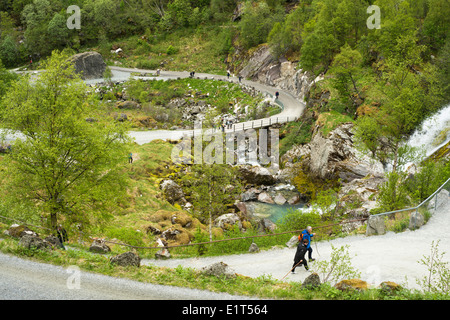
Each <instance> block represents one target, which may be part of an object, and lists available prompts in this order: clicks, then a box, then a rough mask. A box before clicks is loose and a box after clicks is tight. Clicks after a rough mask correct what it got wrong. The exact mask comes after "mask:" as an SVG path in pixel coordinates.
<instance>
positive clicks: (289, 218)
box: [277, 209, 321, 231]
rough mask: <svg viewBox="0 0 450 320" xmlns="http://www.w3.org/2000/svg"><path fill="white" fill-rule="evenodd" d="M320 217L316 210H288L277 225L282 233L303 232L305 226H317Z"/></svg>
mask: <svg viewBox="0 0 450 320" xmlns="http://www.w3.org/2000/svg"><path fill="white" fill-rule="evenodd" d="M320 221H321V217H320V213H319V212H318V211H317V210H310V211H306V212H304V211H299V210H294V209H288V212H287V213H286V214H285V215H284V216H283V218H281V219H280V221H279V222H278V223H277V225H278V227H279V228H280V230H282V231H292V230H303V229H305V228H306V227H307V226H317V225H319V224H320Z"/></svg>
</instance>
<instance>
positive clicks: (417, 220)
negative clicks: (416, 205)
mask: <svg viewBox="0 0 450 320" xmlns="http://www.w3.org/2000/svg"><path fill="white" fill-rule="evenodd" d="M424 223H425V217H424V216H423V215H422V214H421V213H420V212H418V211H414V212H413V213H411V216H410V217H409V229H410V230H414V229H416V228H420V227H421V226H423V224H424Z"/></svg>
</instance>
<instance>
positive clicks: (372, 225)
mask: <svg viewBox="0 0 450 320" xmlns="http://www.w3.org/2000/svg"><path fill="white" fill-rule="evenodd" d="M385 233H386V227H385V225H384V216H370V217H369V220H367V228H366V236H371V235H377V234H378V235H381V234H385Z"/></svg>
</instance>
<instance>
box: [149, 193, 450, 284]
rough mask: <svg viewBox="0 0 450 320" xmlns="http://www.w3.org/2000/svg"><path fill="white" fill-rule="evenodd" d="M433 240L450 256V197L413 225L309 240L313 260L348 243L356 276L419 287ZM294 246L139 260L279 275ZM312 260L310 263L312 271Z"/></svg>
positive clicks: (299, 276)
mask: <svg viewBox="0 0 450 320" xmlns="http://www.w3.org/2000/svg"><path fill="white" fill-rule="evenodd" d="M313 232H314V230H313ZM319 235H320V234H319ZM438 240H440V243H439V251H440V252H441V253H442V252H445V253H446V254H444V261H450V201H448V202H447V204H446V205H443V206H442V207H440V208H439V211H438V212H436V213H435V214H434V215H433V216H432V217H431V219H430V220H429V221H428V223H427V224H426V225H424V226H423V227H421V228H420V229H417V230H415V231H405V232H402V233H394V232H388V233H386V234H385V235H379V236H370V237H366V236H364V235H359V236H348V237H345V238H338V239H335V240H332V241H318V242H315V243H314V241H313V245H312V248H313V250H314V251H313V257H314V258H316V259H317V260H316V261H320V260H327V261H330V258H331V252H332V246H334V247H336V248H340V247H341V246H345V245H348V246H349V249H348V252H349V254H350V255H351V258H352V259H351V262H352V265H353V266H354V267H355V268H356V269H357V270H358V271H360V273H361V279H362V280H365V281H367V282H368V283H369V284H370V285H372V286H378V285H379V284H380V283H381V282H382V281H394V282H396V283H398V284H401V285H404V286H406V287H407V288H410V289H420V286H418V285H417V281H416V280H417V279H422V278H423V277H424V276H426V274H427V268H426V267H425V266H423V265H421V264H419V263H418V261H419V260H420V259H422V258H423V256H429V255H430V250H431V243H432V241H435V242H437V241H438ZM280 245H284V244H282V243H280ZM295 251H296V249H295V248H294V249H289V248H284V249H272V250H265V251H261V252H259V253H248V254H239V255H229V256H219V257H206V258H191V259H169V260H144V261H142V263H143V264H153V265H157V266H167V267H173V268H175V267H177V266H178V265H182V266H184V267H191V268H196V269H200V268H202V267H205V266H208V265H211V264H213V263H216V262H220V261H222V262H224V263H226V264H227V265H229V266H230V268H232V269H234V270H235V272H237V273H239V274H242V275H245V276H249V277H259V276H263V275H266V276H271V277H273V278H275V279H282V278H283V277H284V276H285V275H286V274H288V272H289V270H290V269H291V267H292V264H293V259H294V255H295ZM315 263H316V262H312V263H310V266H311V270H312V271H314V265H315ZM310 274H311V273H310V272H308V271H306V270H305V269H304V268H303V267H300V268H297V270H296V273H295V274H289V275H288V276H287V277H286V279H285V281H303V280H304V279H305V278H306V277H307V276H308V275H310Z"/></svg>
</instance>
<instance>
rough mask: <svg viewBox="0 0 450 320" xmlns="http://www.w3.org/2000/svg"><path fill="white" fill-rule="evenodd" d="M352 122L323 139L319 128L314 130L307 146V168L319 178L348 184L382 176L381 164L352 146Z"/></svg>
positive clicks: (341, 126)
mask: <svg viewBox="0 0 450 320" xmlns="http://www.w3.org/2000/svg"><path fill="white" fill-rule="evenodd" d="M353 126H354V124H353V123H345V124H342V125H340V126H339V127H337V128H336V129H334V130H333V131H331V132H330V133H329V134H328V135H327V136H326V137H324V136H323V135H322V133H321V131H320V126H319V125H318V126H317V127H316V128H315V131H314V134H313V137H312V139H311V142H310V143H309V147H310V155H309V169H310V171H311V173H312V174H313V176H316V177H318V178H320V179H337V178H338V179H341V180H342V182H350V181H352V180H354V179H361V178H364V177H366V176H367V175H369V174H372V175H375V176H382V175H383V173H384V169H383V165H382V164H381V163H379V162H375V161H373V160H372V159H370V158H369V157H368V156H366V155H362V154H361V153H360V152H358V150H357V149H356V148H355V147H354V145H353V131H352V130H353Z"/></svg>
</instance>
